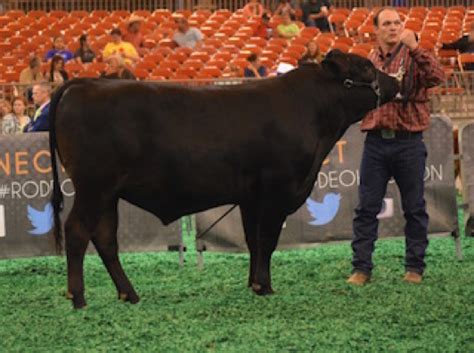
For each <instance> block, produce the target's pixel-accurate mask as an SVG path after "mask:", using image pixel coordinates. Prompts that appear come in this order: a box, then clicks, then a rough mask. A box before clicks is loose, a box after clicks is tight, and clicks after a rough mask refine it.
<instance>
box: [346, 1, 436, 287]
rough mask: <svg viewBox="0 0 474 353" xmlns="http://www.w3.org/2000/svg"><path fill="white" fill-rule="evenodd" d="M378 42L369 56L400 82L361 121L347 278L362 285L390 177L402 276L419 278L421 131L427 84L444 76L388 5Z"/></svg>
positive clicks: (422, 246) (423, 232)
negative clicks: (396, 200) (396, 196)
mask: <svg viewBox="0 0 474 353" xmlns="http://www.w3.org/2000/svg"><path fill="white" fill-rule="evenodd" d="M374 26H375V33H376V35H377V39H378V43H379V47H378V48H377V49H376V50H374V51H373V53H372V54H371V56H370V57H369V59H370V60H371V61H372V62H373V64H374V65H375V66H376V67H377V68H378V69H379V70H382V71H384V72H385V73H387V74H389V75H391V76H393V77H396V78H397V79H398V80H399V82H400V90H401V92H400V94H399V97H398V99H396V100H394V101H392V102H390V103H387V104H386V105H384V106H382V107H380V108H378V109H375V110H373V111H372V112H370V113H369V114H368V115H367V116H366V117H365V118H364V119H363V121H362V124H361V129H362V131H366V132H367V136H366V139H365V143H364V151H363V155H362V161H361V166H360V185H359V205H358V206H357V208H356V210H355V213H356V215H355V218H354V221H353V231H354V235H353V239H352V250H353V258H352V266H353V271H352V275H351V276H350V277H349V279H348V280H347V282H348V283H350V284H355V285H363V284H365V283H367V282H368V281H369V279H370V276H371V272H372V269H373V263H372V253H373V251H374V246H375V241H376V239H377V228H378V219H377V214H378V213H379V212H380V211H381V209H382V204H383V198H384V196H385V191H386V188H387V183H388V181H389V180H390V178H392V177H393V178H394V180H395V182H396V183H397V186H398V188H399V190H400V194H401V199H402V208H403V212H404V216H405V220H406V226H405V236H406V256H405V277H404V280H405V281H406V282H409V283H420V282H421V281H422V278H423V277H422V276H423V271H424V269H425V262H424V257H425V251H426V248H427V246H428V236H427V229H428V214H427V213H426V207H425V200H424V180H423V177H424V172H425V163H426V155H427V152H426V147H425V144H424V142H423V131H424V130H426V129H427V128H428V126H429V122H430V112H429V108H428V98H427V89H428V88H431V87H434V86H436V85H438V84H440V83H441V82H442V81H443V80H444V71H443V69H442V67H441V65H440V64H439V62H438V61H437V60H436V58H435V57H434V56H433V54H431V53H430V52H429V51H427V50H424V49H422V48H420V47H419V46H418V42H417V38H416V35H415V33H414V32H412V31H410V30H408V29H405V30H404V29H403V25H402V21H401V20H400V17H399V15H398V12H397V11H396V10H395V9H394V8H390V7H385V8H382V9H380V10H379V11H378V12H377V13H376V15H375V16H374Z"/></svg>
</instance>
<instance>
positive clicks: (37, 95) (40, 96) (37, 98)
mask: <svg viewBox="0 0 474 353" xmlns="http://www.w3.org/2000/svg"><path fill="white" fill-rule="evenodd" d="M47 100H48V92H46V90H45V89H44V88H43V87H41V86H34V87H33V102H35V104H38V105H42V104H43V103H46V101H47Z"/></svg>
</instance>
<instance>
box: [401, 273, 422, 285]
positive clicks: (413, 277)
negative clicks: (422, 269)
mask: <svg viewBox="0 0 474 353" xmlns="http://www.w3.org/2000/svg"><path fill="white" fill-rule="evenodd" d="M403 280H404V281H405V282H407V283H416V284H419V283H421V282H422V281H423V276H422V275H420V274H419V273H416V272H412V271H407V272H406V273H405V277H403Z"/></svg>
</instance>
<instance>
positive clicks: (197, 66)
mask: <svg viewBox="0 0 474 353" xmlns="http://www.w3.org/2000/svg"><path fill="white" fill-rule="evenodd" d="M182 67H183V68H184V67H190V68H193V69H194V70H196V71H199V70H201V68H202V67H204V63H203V62H202V61H201V60H197V59H188V60H186V61H185V62H184V63H183V66H182Z"/></svg>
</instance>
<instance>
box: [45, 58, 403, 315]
mask: <svg viewBox="0 0 474 353" xmlns="http://www.w3.org/2000/svg"><path fill="white" fill-rule="evenodd" d="M397 92H398V84H397V81H396V80H395V79H393V78H391V77H389V76H387V75H385V74H384V73H382V72H379V71H377V70H376V69H375V68H374V66H373V65H372V64H371V62H370V61H369V60H366V59H363V58H361V57H359V56H356V55H351V54H342V53H341V52H331V53H330V54H329V55H328V56H327V58H326V59H325V60H324V61H323V63H322V65H321V66H318V65H308V66H303V67H300V68H298V69H295V70H293V71H291V72H289V73H287V74H285V75H283V76H280V77H277V78H271V79H264V80H259V81H254V82H250V83H245V84H242V85H237V86H225V87H222V86H221V87H215V86H214V87H199V88H188V87H182V86H165V85H158V84H154V83H147V82H136V81H120V80H117V81H115V80H97V79H80V80H72V81H70V82H67V83H66V84H64V85H63V86H62V87H61V88H60V89H59V90H58V91H57V92H56V93H55V95H54V97H53V99H52V103H51V113H50V126H51V134H50V144H51V156H52V165H53V173H54V191H53V207H54V215H55V239H56V243H57V245H58V247H59V248H60V247H61V237H62V236H61V230H60V229H61V225H60V220H59V212H60V210H61V208H62V194H61V191H60V189H59V186H58V173H57V165H56V158H55V151H56V150H57V151H58V154H59V157H60V159H61V161H62V163H63V165H64V168H65V169H66V172H67V174H68V175H69V176H70V178H71V179H72V182H73V184H74V187H75V190H76V195H75V200H74V206H73V208H72V211H71V212H70V214H69V217H68V219H67V221H66V225H65V238H66V254H67V269H68V294H69V297H70V298H71V299H72V301H73V304H74V307H75V308H80V307H83V306H84V305H85V304H86V302H85V299H84V282H83V259H84V253H85V251H86V247H87V245H88V243H89V240H92V242H93V243H94V245H95V247H96V249H97V251H98V253H99V255H100V256H101V258H102V260H103V262H104V264H105V266H106V267H107V270H108V271H109V273H110V276H111V277H112V280H113V281H114V283H115V286H116V287H117V291H118V294H119V297H120V298H121V299H123V300H127V301H130V302H132V303H136V302H138V300H139V297H138V295H137V293H136V292H135V290H134V288H133V286H132V284H131V283H130V281H129V280H128V278H127V276H126V275H125V273H124V271H123V269H122V266H121V264H120V261H119V257H118V245H117V234H116V233H117V202H118V200H119V199H120V198H121V199H124V200H127V201H128V202H130V203H132V204H134V205H137V206H139V207H141V208H143V209H145V210H147V211H149V212H151V213H153V214H155V215H156V216H157V217H158V218H160V219H161V221H162V222H163V223H164V224H169V223H170V222H172V221H174V220H176V219H178V218H180V217H181V216H183V215H187V214H192V213H195V212H199V211H203V210H207V209H209V208H212V207H216V206H220V205H226V204H234V205H235V204H237V205H239V206H240V211H241V214H242V220H243V226H244V230H245V238H246V241H247V244H248V247H249V250H250V275H249V281H248V284H249V286H251V288H252V289H253V291H254V292H255V293H257V294H262V295H263V294H270V293H272V287H271V278H270V259H271V256H272V253H273V251H274V249H275V247H276V245H277V242H278V237H279V234H280V230H281V226H282V224H283V222H284V221H285V219H286V217H287V216H288V215H289V214H291V213H293V212H295V211H296V210H297V209H298V208H299V207H300V206H301V205H302V204H303V203H304V202H305V200H306V198H307V197H308V196H309V194H310V192H311V190H312V188H313V184H314V182H315V179H316V176H317V173H318V171H319V169H320V167H321V163H322V162H323V160H324V158H325V157H326V155H327V154H328V153H329V152H330V150H331V149H332V147H333V146H334V145H335V143H336V142H337V140H338V139H339V138H340V137H341V136H342V135H343V134H344V132H345V131H346V129H347V128H348V127H349V126H350V125H351V124H353V123H355V122H357V121H359V120H361V119H362V118H363V117H364V115H365V114H366V113H367V112H369V111H370V110H372V109H374V108H376V107H377V105H380V104H384V103H386V102H388V101H389V100H391V99H392V98H394V96H395V95H396V93H397ZM275 190H278V192H277V193H275V192H274V191H275Z"/></svg>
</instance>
